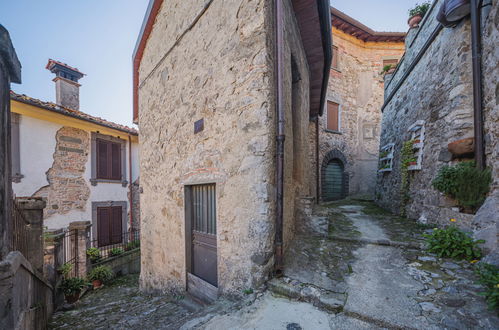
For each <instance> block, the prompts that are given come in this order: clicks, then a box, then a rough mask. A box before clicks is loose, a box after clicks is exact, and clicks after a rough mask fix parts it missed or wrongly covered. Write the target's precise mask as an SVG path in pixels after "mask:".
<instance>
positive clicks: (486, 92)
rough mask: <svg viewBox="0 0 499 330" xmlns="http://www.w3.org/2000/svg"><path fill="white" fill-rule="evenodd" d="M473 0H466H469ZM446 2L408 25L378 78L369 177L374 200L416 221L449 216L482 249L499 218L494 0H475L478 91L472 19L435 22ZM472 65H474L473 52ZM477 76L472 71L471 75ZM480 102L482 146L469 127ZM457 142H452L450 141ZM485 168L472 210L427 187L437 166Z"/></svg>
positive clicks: (492, 243)
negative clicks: (373, 170)
mask: <svg viewBox="0 0 499 330" xmlns="http://www.w3.org/2000/svg"><path fill="white" fill-rule="evenodd" d="M471 3H474V1H471ZM449 4H450V3H449V2H446V1H443V0H436V1H434V2H433V4H432V6H431V8H430V10H429V11H428V13H427V14H426V15H425V18H424V19H423V21H422V22H421V23H420V25H419V27H416V28H413V29H411V30H409V32H408V35H407V37H406V41H405V42H406V53H405V55H404V57H403V59H402V60H401V62H400V63H399V66H398V68H397V70H396V71H395V73H394V74H393V76H392V77H390V78H389V79H386V82H385V103H384V105H383V107H382V111H383V121H382V132H381V151H382V152H383V154H384V155H385V156H386V157H384V160H382V161H381V162H380V165H381V169H380V172H379V174H378V178H377V192H376V198H377V202H378V203H379V204H380V205H382V206H384V207H386V208H389V209H391V210H392V211H394V212H404V211H405V213H406V214H407V216H408V217H410V218H414V219H419V220H420V221H421V222H428V223H440V224H448V223H449V219H456V223H457V224H458V225H459V226H461V227H462V228H464V229H468V230H470V229H473V230H474V231H475V235H476V236H477V237H480V238H485V239H486V240H487V243H486V250H487V251H488V252H490V251H492V250H493V249H495V248H496V246H497V226H498V225H499V216H498V214H499V213H498V205H499V199H498V197H497V194H498V187H499V185H498V184H499V159H498V140H499V139H498V133H499V131H498V126H499V125H498V122H499V121H498V104H499V101H498V100H499V96H498V95H499V87H498V86H499V85H498V77H499V71H498V68H497V63H498V60H499V53H498V47H497V45H498V38H499V32H498V22H499V19H498V18H499V5H498V3H497V1H483V5H482V7H481V10H479V11H478V12H479V13H480V14H481V17H482V18H481V24H480V23H477V26H480V25H481V27H482V33H481V39H482V45H483V48H482V51H483V57H482V61H481V66H482V69H483V74H482V77H481V79H482V83H481V82H480V80H478V82H476V84H477V85H481V86H483V94H482V95H477V98H476V100H477V102H476V103H475V104H474V94H473V87H474V81H473V77H474V74H473V64H474V63H473V54H472V37H471V31H472V20H471V19H470V17H469V16H467V17H465V18H463V19H462V20H460V21H458V22H457V23H456V24H455V25H454V26H453V27H448V28H445V27H443V26H442V25H441V24H440V23H439V21H437V16H438V12H439V10H440V8H441V6H443V5H446V6H447V5H449ZM477 58H478V61H477V62H476V66H477V67H479V66H480V59H479V57H477ZM477 79H480V77H478V76H477ZM478 105H483V115H482V116H483V120H484V125H483V129H484V137H483V141H484V142H485V146H484V149H481V148H480V145H481V143H475V142H476V141H478V142H481V141H482V138H481V136H480V135H478V137H477V135H476V134H477V133H476V130H478V129H479V128H480V126H481V124H480V121H479V118H478V117H481V116H480V115H477V116H476V117H475V115H474V111H478V110H477V106H478ZM475 120H478V122H476V121H475ZM409 140H416V141H414V145H413V153H414V160H415V161H414V162H413V163H412V164H410V166H409V167H408V178H409V182H410V185H409V188H408V191H407V196H408V197H409V198H408V200H407V202H406V201H405V198H403V196H404V195H405V192H402V190H401V180H402V179H401V164H400V163H401V148H402V144H403V143H404V141H409ZM456 147H459V148H456ZM480 154H484V155H485V160H486V165H487V166H488V167H489V168H490V169H491V170H492V174H493V175H492V176H493V183H492V186H491V191H490V193H489V197H488V198H487V200H486V202H485V204H484V205H483V206H482V207H481V208H480V209H479V210H478V212H477V214H476V215H473V214H466V213H462V212H460V208H458V207H457V204H456V202H455V201H454V200H451V199H449V198H447V197H446V196H444V195H443V194H441V193H440V192H439V191H437V190H435V189H434V188H433V187H432V184H431V183H432V180H433V179H434V178H435V175H436V173H437V172H438V170H439V169H440V168H441V167H442V166H444V165H450V164H456V163H457V162H459V161H462V160H466V159H473V156H474V157H475V159H476V160H477V162H478V163H480V162H481V159H480V157H479V155H480Z"/></svg>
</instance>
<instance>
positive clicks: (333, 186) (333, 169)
mask: <svg viewBox="0 0 499 330" xmlns="http://www.w3.org/2000/svg"><path fill="white" fill-rule="evenodd" d="M344 173H345V169H344V167H343V163H342V162H341V161H340V160H339V159H332V160H330V161H329V163H328V164H327V165H326V168H325V169H324V186H323V189H322V194H323V196H322V198H323V199H324V200H325V201H334V200H338V199H342V198H343V197H344V195H345V193H344V191H345V187H344V182H343V181H344V180H343V177H344Z"/></svg>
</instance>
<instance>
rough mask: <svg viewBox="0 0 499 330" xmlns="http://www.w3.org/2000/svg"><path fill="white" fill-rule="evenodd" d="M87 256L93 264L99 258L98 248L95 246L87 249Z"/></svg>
mask: <svg viewBox="0 0 499 330" xmlns="http://www.w3.org/2000/svg"><path fill="white" fill-rule="evenodd" d="M87 256H88V258H89V259H90V261H91V262H92V263H93V264H94V263H96V262H97V261H99V260H100V258H101V255H100V250H99V249H98V248H96V247H92V248H90V249H88V250H87Z"/></svg>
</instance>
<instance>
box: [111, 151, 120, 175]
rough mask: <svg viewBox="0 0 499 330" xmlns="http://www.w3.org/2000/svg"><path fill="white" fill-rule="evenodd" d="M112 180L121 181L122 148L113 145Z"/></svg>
mask: <svg viewBox="0 0 499 330" xmlns="http://www.w3.org/2000/svg"><path fill="white" fill-rule="evenodd" d="M111 173H112V174H111V179H113V180H121V146H120V145H119V144H118V143H111Z"/></svg>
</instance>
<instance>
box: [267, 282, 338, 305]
mask: <svg viewBox="0 0 499 330" xmlns="http://www.w3.org/2000/svg"><path fill="white" fill-rule="evenodd" d="M267 286H268V288H269V290H270V291H271V292H273V293H274V294H277V295H281V296H285V297H287V298H289V299H296V300H300V301H305V302H309V303H312V304H313V305H314V306H316V307H318V308H321V309H324V310H327V311H330V312H333V313H339V312H341V311H342V310H343V306H345V303H346V299H347V296H346V294H343V293H337V292H332V291H329V290H325V289H322V288H318V287H316V286H314V285H312V284H308V283H302V282H300V281H298V280H293V279H290V278H287V277H281V278H274V279H272V280H270V281H269V282H267Z"/></svg>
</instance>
